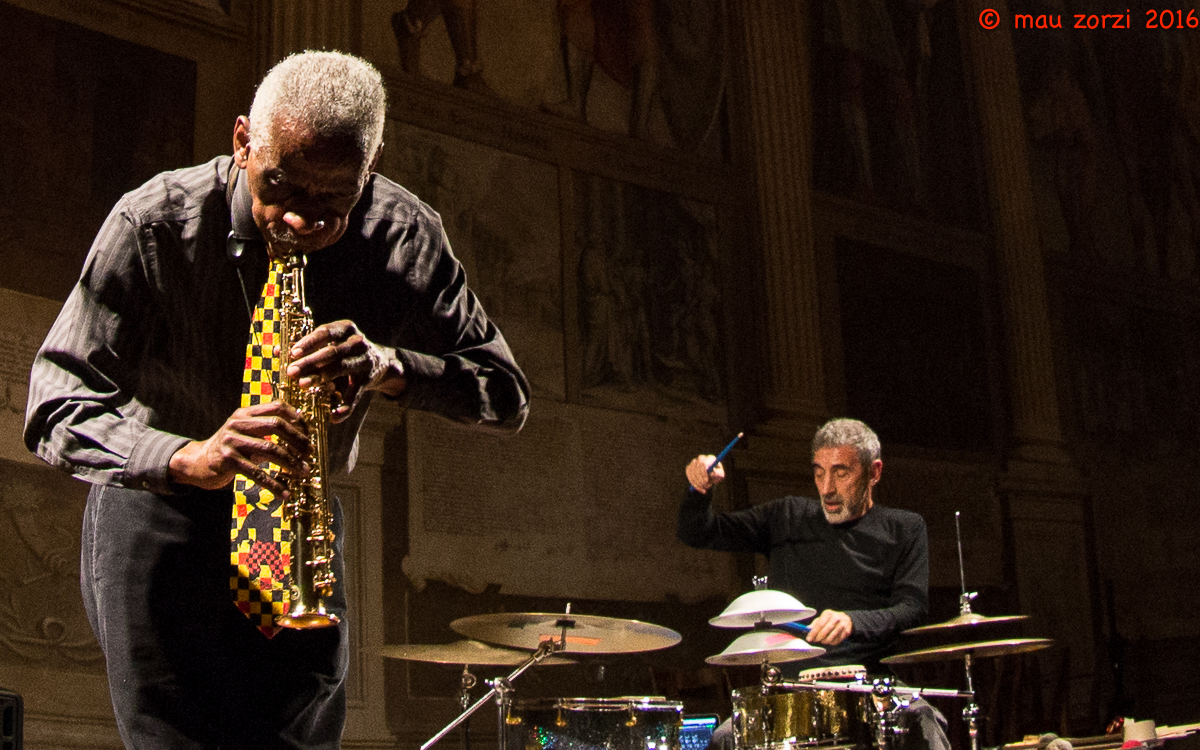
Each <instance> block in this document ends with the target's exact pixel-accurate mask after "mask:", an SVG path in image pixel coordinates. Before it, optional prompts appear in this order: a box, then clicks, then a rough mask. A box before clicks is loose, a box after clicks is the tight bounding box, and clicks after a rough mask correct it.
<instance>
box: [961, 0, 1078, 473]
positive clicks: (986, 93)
mask: <svg viewBox="0 0 1200 750" xmlns="http://www.w3.org/2000/svg"><path fill="white" fill-rule="evenodd" d="M964 6H965V7H964V12H963V14H962V17H961V19H960V20H961V22H962V23H961V27H962V28H963V29H965V31H964V34H963V36H964V40H963V41H964V44H963V48H964V54H965V56H966V57H967V62H968V69H969V70H970V73H971V78H972V81H971V83H972V87H973V88H974V90H975V99H976V102H977V103H978V111H979V124H980V144H979V145H980V148H981V151H982V156H983V167H984V174H985V175H986V180H987V188H988V190H987V192H988V196H989V200H990V206H989V208H990V211H991V219H992V229H993V235H994V238H995V248H996V259H997V274H998V280H999V292H1000V299H1001V301H1002V305H1003V308H1002V309H1003V319H1004V332H1005V341H1004V351H1005V359H1006V363H1007V366H1006V372H1007V374H1008V392H1009V394H1010V399H1009V408H1010V411H1011V415H1012V435H1013V438H1014V441H1013V445H1012V446H1010V453H1009V455H1008V456H1007V458H1008V459H1009V460H1010V463H1012V462H1016V463H1018V464H1021V463H1031V464H1054V465H1059V466H1061V465H1063V464H1067V463H1069V458H1068V457H1067V455H1066V452H1065V451H1064V449H1063V439H1062V430H1061V427H1060V423H1059V414H1058V393H1057V389H1056V380H1055V376H1054V361H1053V352H1052V347H1051V338H1050V317H1049V308H1048V304H1047V298H1046V281H1045V273H1044V270H1043V266H1042V250H1041V245H1040V242H1039V239H1038V228H1037V212H1036V208H1035V206H1034V198H1033V186H1032V182H1031V178H1030V174H1029V157H1028V153H1027V149H1026V139H1025V122H1024V117H1023V115H1022V108H1021V98H1020V92H1019V89H1018V83H1017V65H1016V59H1015V57H1014V54H1013V45H1012V37H1011V28H1010V25H1011V23H1012V16H1011V14H1010V13H1009V11H1008V7H1007V4H1006V2H1005V0H965V3H964ZM986 8H992V9H994V10H996V11H998V12H999V14H1000V19H1001V22H1000V26H999V27H998V28H996V29H991V30H987V29H984V28H983V27H981V26H980V23H979V14H980V13H981V12H983V11H984V9H986ZM1014 468H1015V467H1014ZM1056 470H1057V469H1056Z"/></svg>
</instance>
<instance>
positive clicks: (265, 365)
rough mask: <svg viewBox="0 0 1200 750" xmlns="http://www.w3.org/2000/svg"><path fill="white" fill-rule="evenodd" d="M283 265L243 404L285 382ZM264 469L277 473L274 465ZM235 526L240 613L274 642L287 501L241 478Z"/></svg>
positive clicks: (266, 297) (284, 576)
mask: <svg viewBox="0 0 1200 750" xmlns="http://www.w3.org/2000/svg"><path fill="white" fill-rule="evenodd" d="M282 282H283V265H282V264H281V263H277V262H275V261H272V262H271V270H270V273H268V275H267V282H266V284H264V285H263V291H262V296H261V297H259V300H258V305H257V306H256V307H255V308H254V315H253V317H252V320H251V324H250V341H249V342H248V343H247V344H246V369H245V374H244V375H243V377H242V406H253V405H254V404H261V403H266V402H268V401H271V400H273V399H274V398H276V396H277V394H276V387H277V383H278V382H279V365H280V362H279V357H278V356H277V352H276V347H278V346H279V341H280V333H281V332H280V330H279V329H280V322H279V298H280V286H281V284H282ZM262 468H264V469H265V470H266V471H268V472H270V473H272V474H274V473H277V472H278V471H279V467H278V466H277V465H275V464H272V463H267V464H263V465H262ZM233 498H234V502H233V523H232V525H231V528H230V532H229V540H230V564H231V567H232V570H231V574H230V578H229V587H230V589H231V590H232V593H233V598H234V601H235V603H236V604H237V607H238V609H240V610H241V611H242V612H243V613H244V614H245V615H246V616H247V617H249V618H250V620H251V622H253V623H254V624H255V625H256V626H257V627H258V629H259V630H260V631H262V633H263V635H265V636H267V637H268V638H273V637H274V636H275V634H276V633H278V632H279V630H280V628H279V627H277V626H276V625H275V616H276V615H281V614H283V613H284V612H286V611H287V608H288V599H289V588H290V585H291V582H290V581H289V580H288V579H289V578H290V575H289V573H288V571H289V570H290V567H289V564H290V560H289V557H290V555H291V546H292V545H291V540H290V539H289V536H290V534H289V532H288V531H286V530H285V528H284V524H283V523H282V522H281V519H282V515H283V514H282V506H283V501H282V499H278V498H276V497H275V494H274V493H273V492H271V491H270V490H267V489H264V488H262V487H259V486H258V484H257V483H256V482H255V481H254V480H253V479H250V478H249V477H246V476H243V475H241V474H238V475H237V477H236V478H235V479H234V481H233Z"/></svg>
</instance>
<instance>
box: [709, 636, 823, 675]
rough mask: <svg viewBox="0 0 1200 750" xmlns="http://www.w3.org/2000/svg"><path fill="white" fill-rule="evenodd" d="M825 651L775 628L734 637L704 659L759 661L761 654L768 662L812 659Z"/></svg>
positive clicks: (722, 663) (727, 662) (725, 664)
mask: <svg viewBox="0 0 1200 750" xmlns="http://www.w3.org/2000/svg"><path fill="white" fill-rule="evenodd" d="M823 653H825V649H823V648H821V647H820V646H814V645H812V644H811V643H809V642H808V641H806V640H804V639H803V638H797V637H796V636H794V635H791V634H789V633H781V632H779V631H777V630H755V631H754V632H752V633H746V634H745V635H740V636H738V637H737V638H736V639H734V641H733V643H731V644H729V646H728V648H726V649H725V650H724V651H722V652H721V653H719V654H717V655H716V656H710V657H708V658H707V659H705V660H704V661H705V662H707V663H709V664H712V665H713V666H717V667H734V666H740V665H746V664H751V665H752V664H761V663H762V662H763V659H764V657H765V658H766V660H767V661H768V662H769V663H771V664H780V663H783V662H789V661H800V660H801V659H811V658H813V657H814V656H820V655H821V654H823Z"/></svg>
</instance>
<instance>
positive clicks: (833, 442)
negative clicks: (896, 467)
mask: <svg viewBox="0 0 1200 750" xmlns="http://www.w3.org/2000/svg"><path fill="white" fill-rule="evenodd" d="M843 445H848V446H850V447H851V448H854V450H856V451H858V458H859V460H860V461H862V465H863V468H868V469H869V468H870V467H871V464H873V463H875V462H876V461H878V460H879V456H880V448H879V436H878V435H876V434H875V431H874V430H872V429H871V428H870V427H867V426H866V425H865V424H863V423H862V422H860V421H858V420H857V419H831V420H830V421H828V422H826V423H825V424H823V425H822V426H821V429H819V430H817V434H816V435H813V441H812V452H813V455H814V456H815V455H817V451H819V450H821V449H822V448H840V447H842V446H843Z"/></svg>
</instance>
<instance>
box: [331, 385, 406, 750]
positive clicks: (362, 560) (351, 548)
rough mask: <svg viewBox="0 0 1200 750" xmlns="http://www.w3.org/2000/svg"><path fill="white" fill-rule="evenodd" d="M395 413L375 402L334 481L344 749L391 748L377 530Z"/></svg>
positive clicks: (379, 531) (380, 537) (380, 549)
mask: <svg viewBox="0 0 1200 750" xmlns="http://www.w3.org/2000/svg"><path fill="white" fill-rule="evenodd" d="M398 419H399V417H398V409H396V407H394V406H392V405H390V404H381V403H379V402H376V403H375V404H374V405H373V406H372V409H371V414H370V416H369V417H368V418H367V422H366V424H364V425H363V429H362V431H361V432H360V433H359V438H358V441H359V444H358V464H357V465H356V466H355V469H354V471H353V472H352V473H351V474H350V476H349V477H346V476H342V477H337V478H336V479H335V484H334V492H335V493H336V494H337V495H338V496H339V497H340V498H341V499H342V509H343V514H344V518H345V531H344V533H345V535H346V561H345V562H346V575H347V582H346V583H347V588H346V599H347V604H348V609H349V612H348V614H347V617H348V620H349V625H350V672H349V674H348V675H347V678H346V731H345V734H344V735H343V740H342V741H343V746H344V747H346V748H348V749H349V748H383V747H395V737H393V736H392V735H391V733H390V732H389V731H388V728H387V715H386V706H385V702H384V698H385V692H384V686H383V657H382V656H380V653H379V652H380V649H381V648H382V646H383V645H384V640H385V634H384V630H385V628H384V625H385V623H384V619H383V618H384V614H385V612H387V611H388V607H387V606H385V605H386V599H387V592H386V591H385V590H384V585H383V526H382V524H381V514H382V502H383V501H382V497H383V487H382V479H381V469H382V467H383V463H384V452H383V446H384V438H385V437H386V436H387V432H388V430H389V429H391V427H392V426H393V425H394V424H395V423H396V422H397V421H398Z"/></svg>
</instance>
